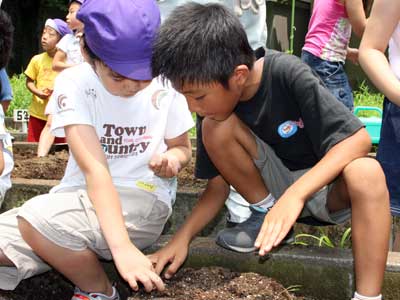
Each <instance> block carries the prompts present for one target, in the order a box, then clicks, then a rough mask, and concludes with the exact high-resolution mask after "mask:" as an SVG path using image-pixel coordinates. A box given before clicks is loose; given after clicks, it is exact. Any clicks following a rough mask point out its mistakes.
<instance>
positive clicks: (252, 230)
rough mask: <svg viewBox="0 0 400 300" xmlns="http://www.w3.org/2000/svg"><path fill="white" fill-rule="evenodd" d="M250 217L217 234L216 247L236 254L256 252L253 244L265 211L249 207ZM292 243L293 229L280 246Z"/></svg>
mask: <svg viewBox="0 0 400 300" xmlns="http://www.w3.org/2000/svg"><path fill="white" fill-rule="evenodd" d="M250 210H251V216H250V217H249V218H248V219H247V220H246V221H244V222H243V223H239V224H237V225H236V226H235V227H231V228H225V229H223V230H221V231H220V232H218V234H217V237H216V240H215V242H216V243H217V245H219V246H221V247H223V248H226V249H229V250H233V251H236V252H243V253H247V252H253V251H255V250H256V247H254V243H255V241H256V238H257V235H258V233H259V232H260V229H261V225H262V224H263V222H264V218H265V216H266V214H267V213H268V210H267V211H264V210H262V211H261V209H259V208H255V207H254V206H250ZM293 242H294V233H293V229H291V230H290V231H289V233H288V234H287V235H286V237H285V238H284V239H283V241H282V242H281V245H282V244H290V243H293Z"/></svg>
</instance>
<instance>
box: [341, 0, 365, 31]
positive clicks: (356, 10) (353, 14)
mask: <svg viewBox="0 0 400 300" xmlns="http://www.w3.org/2000/svg"><path fill="white" fill-rule="evenodd" d="M344 4H345V6H346V12H347V15H348V17H349V21H350V24H351V27H352V30H353V31H354V33H355V34H356V35H357V36H358V37H359V38H361V37H362V35H363V32H364V29H365V25H366V24H367V19H366V17H365V11H364V6H363V2H362V0H345V3H344Z"/></svg>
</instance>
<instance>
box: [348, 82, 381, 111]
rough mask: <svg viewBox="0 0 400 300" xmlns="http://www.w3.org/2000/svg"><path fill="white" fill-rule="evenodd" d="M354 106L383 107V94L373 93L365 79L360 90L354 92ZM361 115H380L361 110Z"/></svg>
mask: <svg viewBox="0 0 400 300" xmlns="http://www.w3.org/2000/svg"><path fill="white" fill-rule="evenodd" d="M353 97H354V106H375V107H378V108H380V109H382V106H383V98H384V97H383V95H382V94H381V93H372V92H371V90H370V88H369V87H368V85H367V84H366V83H365V81H363V82H362V83H361V85H360V86H359V88H358V90H356V91H354V92H353ZM358 116H359V117H370V116H379V115H378V114H377V113H376V112H373V111H365V112H360V114H359V115H358Z"/></svg>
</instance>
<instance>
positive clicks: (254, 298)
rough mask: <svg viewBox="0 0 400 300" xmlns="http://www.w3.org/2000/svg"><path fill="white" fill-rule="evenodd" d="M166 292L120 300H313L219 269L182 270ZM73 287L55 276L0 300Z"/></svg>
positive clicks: (62, 297)
mask: <svg viewBox="0 0 400 300" xmlns="http://www.w3.org/2000/svg"><path fill="white" fill-rule="evenodd" d="M165 284H166V290H165V291H164V292H152V293H150V294H148V293H146V292H145V291H144V289H143V288H141V289H140V290H139V292H136V293H132V292H131V291H130V290H129V289H128V288H127V286H125V285H122V284H121V283H119V284H117V288H118V290H119V292H120V295H121V299H128V300H138V299H140V300H189V299H190V300H240V299H246V300H312V299H311V298H303V297H300V296H295V295H294V294H292V293H290V292H289V291H288V290H287V289H285V288H284V287H283V286H282V285H281V284H279V283H278V282H276V281H274V280H272V279H270V278H267V277H265V276H261V275H259V274H256V273H237V272H231V271H229V270H227V269H223V268H220V267H207V268H201V269H199V270H195V269H191V268H183V269H181V270H180V271H179V272H178V273H177V274H176V275H175V276H174V277H173V278H172V279H171V280H167V281H165ZM72 293H73V286H72V285H71V284H70V283H69V282H67V281H66V280H65V279H64V278H63V277H62V276H61V275H59V274H58V273H56V272H50V273H47V274H45V275H40V276H35V277H33V278H31V279H27V280H24V281H22V282H21V284H20V285H19V286H18V287H17V288H16V289H15V290H14V291H1V290H0V299H1V300H43V299H45V300H70V299H71V297H72Z"/></svg>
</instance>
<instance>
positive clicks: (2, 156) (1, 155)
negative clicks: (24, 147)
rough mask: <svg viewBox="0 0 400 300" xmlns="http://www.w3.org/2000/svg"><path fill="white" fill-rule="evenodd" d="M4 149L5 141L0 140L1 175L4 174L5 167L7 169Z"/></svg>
mask: <svg viewBox="0 0 400 300" xmlns="http://www.w3.org/2000/svg"><path fill="white" fill-rule="evenodd" d="M3 149H4V145H3V141H2V140H0V175H1V174H3V171H4V167H5V162H4V152H3Z"/></svg>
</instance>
